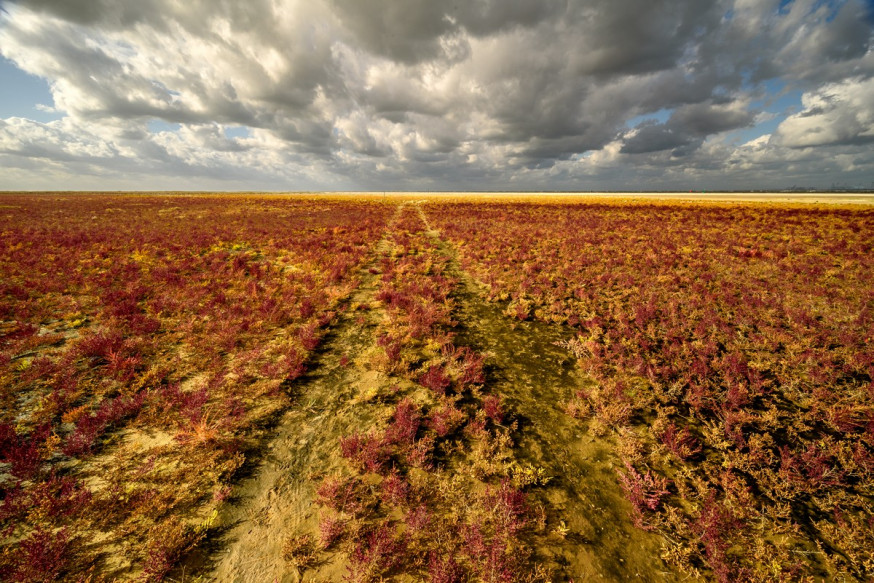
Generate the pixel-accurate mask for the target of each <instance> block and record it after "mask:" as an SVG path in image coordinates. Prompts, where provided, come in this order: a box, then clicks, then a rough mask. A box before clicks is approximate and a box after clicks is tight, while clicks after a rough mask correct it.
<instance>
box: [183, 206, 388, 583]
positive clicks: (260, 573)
mask: <svg viewBox="0 0 874 583" xmlns="http://www.w3.org/2000/svg"><path fill="white" fill-rule="evenodd" d="M396 217H397V214H396V215H395V219H396ZM395 219H392V221H391V222H390V223H389V227H388V231H390V229H391V228H392V227H391V226H392V224H393V222H394V220H395ZM385 243H386V240H385V239H383V240H382V241H380V243H379V244H378V246H377V249H376V252H375V254H374V259H372V260H371V261H370V262H369V263H368V264H367V265H365V266H364V267H362V268H361V271H360V277H361V280H362V282H361V285H360V286H359V288H358V290H357V291H356V292H355V294H353V296H352V297H351V298H350V300H349V302H348V306H349V307H350V309H347V310H346V311H345V312H343V313H342V314H341V315H340V316H339V321H338V322H337V323H336V324H335V325H334V326H333V327H332V328H331V329H330V330H329V331H328V333H327V335H326V336H325V337H324V338H323V341H322V345H321V348H320V349H319V351H318V352H317V353H316V357H315V358H314V359H313V360H312V361H311V362H310V363H309V365H308V369H309V373H308V374H306V375H305V376H303V377H301V378H299V379H298V380H296V381H295V384H294V394H295V395H296V401H295V403H294V405H293V406H292V408H291V409H290V410H288V411H287V412H285V413H284V414H283V415H282V417H281V418H280V419H279V421H278V422H277V424H276V427H275V429H274V430H273V431H274V436H273V437H272V439H271V441H270V442H269V444H267V445H266V452H265V453H264V455H263V457H262V458H261V459H260V463H259V465H258V467H257V468H256V469H255V471H254V472H253V475H251V476H250V477H248V478H246V479H244V480H243V481H241V482H240V483H239V484H238V485H237V486H236V487H235V488H234V492H233V498H232V502H231V504H229V505H227V506H226V508H225V509H224V511H223V512H222V513H221V514H220V516H219V517H218V521H217V523H218V524H219V525H221V526H220V528H219V533H220V534H219V536H217V537H213V538H212V539H211V540H209V541H207V543H206V544H205V545H203V548H202V549H200V550H198V551H195V553H194V555H192V556H191V557H189V558H188V560H186V561H185V564H184V565H183V566H182V568H181V569H179V570H178V572H177V573H176V576H177V579H178V580H187V579H185V576H184V570H186V569H187V570H188V571H189V572H191V573H194V574H195V575H197V576H200V577H202V578H203V579H205V580H207V581H217V582H234V583H244V582H246V583H248V582H253V581H259V582H260V581H265V582H277V583H280V582H281V583H296V582H298V581H301V580H303V577H302V574H301V573H299V572H298V570H297V569H296V568H295V567H294V566H292V565H290V564H288V562H286V561H285V559H284V558H283V546H284V544H285V542H286V541H287V540H288V538H289V536H291V535H294V534H299V533H301V532H314V531H315V530H316V526H317V523H318V513H317V510H316V506H315V504H314V502H313V500H314V498H315V490H316V487H317V484H318V479H317V478H318V476H321V475H325V474H331V473H337V472H339V471H340V470H341V469H342V466H343V462H342V460H341V458H340V457H339V454H338V453H337V443H338V438H339V437H340V436H342V435H346V434H348V433H351V432H353V431H356V430H358V429H359V428H360V426H367V425H369V424H370V423H371V422H372V421H373V420H372V419H370V418H369V415H372V414H373V411H372V410H370V409H368V408H366V407H361V406H360V402H359V399H360V398H361V396H362V395H363V394H366V392H367V390H368V389H370V388H371V387H374V386H381V385H384V384H386V383H387V379H386V378H383V377H384V375H381V374H380V373H377V372H373V371H368V372H362V370H363V369H361V368H360V367H359V366H357V365H356V363H355V362H354V361H355V358H356V356H357V355H359V354H360V353H362V352H364V351H365V350H366V349H367V348H368V347H370V345H371V344H372V343H373V338H372V336H373V335H372V328H373V327H374V326H375V325H376V320H377V318H378V317H379V316H378V314H375V313H372V312H370V311H369V310H356V309H355V308H356V306H360V305H368V304H370V303H372V302H373V301H374V299H375V294H376V287H377V284H378V282H377V281H376V276H375V275H373V274H372V273H370V268H371V267H372V266H373V265H374V264H375V262H376V260H377V258H378V257H379V256H380V254H381V252H382V249H383V247H384V245H385ZM343 567H344V566H343V565H341V564H338V565H330V564H328V565H324V564H323V565H321V569H320V571H322V572H324V573H327V577H328V578H326V579H318V580H326V581H329V580H334V579H335V577H334V575H336V579H339V578H340V577H341V576H342V575H341V574H342V573H343V572H344V571H343ZM307 580H313V579H311V578H307Z"/></svg>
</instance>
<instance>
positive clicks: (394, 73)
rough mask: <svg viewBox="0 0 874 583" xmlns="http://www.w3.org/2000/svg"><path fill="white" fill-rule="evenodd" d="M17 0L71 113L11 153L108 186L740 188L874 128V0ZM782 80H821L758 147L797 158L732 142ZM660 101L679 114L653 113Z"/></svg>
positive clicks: (19, 130)
mask: <svg viewBox="0 0 874 583" xmlns="http://www.w3.org/2000/svg"><path fill="white" fill-rule="evenodd" d="M6 6H7V10H8V12H7V13H6V14H5V15H2V16H0V52H2V54H3V56H5V57H7V58H9V59H10V60H12V61H13V62H15V63H16V64H17V65H18V66H19V67H21V68H22V69H24V70H26V71H28V72H29V73H32V74H35V75H39V76H41V77H44V78H45V79H47V80H48V81H49V83H50V86H51V90H52V95H53V98H54V107H55V110H56V111H57V112H59V113H61V114H63V115H64V116H65V117H64V118H63V119H62V120H61V121H60V122H52V123H51V124H38V123H37V122H32V121H29V120H20V119H15V118H11V119H7V120H5V121H4V122H2V125H0V140H2V141H0V144H2V152H3V154H2V156H3V159H4V162H5V163H9V164H12V167H16V168H20V167H23V166H25V165H27V166H28V167H30V166H32V165H33V164H36V162H35V161H42V162H40V163H41V164H46V165H52V168H54V169H55V171H56V172H62V171H63V170H64V169H66V172H68V174H69V176H70V177H72V179H73V180H75V177H76V176H77V175H78V174H77V173H82V172H86V174H87V176H89V178H88V179H87V181H86V182H87V183H88V184H89V185H90V184H95V183H97V182H99V177H100V176H101V175H103V176H106V177H116V176H120V175H122V174H123V173H124V172H127V171H129V170H130V169H131V168H135V169H136V171H137V172H138V173H140V174H142V175H144V176H149V175H151V176H165V177H166V176H173V177H176V178H177V179H183V178H184V179H186V180H196V179H197V177H200V179H202V180H207V179H210V180H212V179H215V177H218V176H224V177H227V180H229V181H237V182H240V181H244V180H252V181H255V182H257V183H259V184H264V185H273V187H274V188H279V189H283V188H330V187H332V186H333V187H337V185H351V187H353V188H359V187H360V188H364V187H374V188H379V189H382V188H385V187H386V186H385V185H386V184H391V185H392V186H395V187H397V188H407V187H413V188H416V187H421V188H432V187H434V188H439V187H441V186H443V187H445V188H459V187H460V188H468V187H470V188H505V187H516V186H519V187H521V186H523V185H527V186H528V187H531V188H537V189H543V188H547V189H548V188H575V187H579V186H581V185H584V184H586V181H596V182H598V183H604V181H606V183H610V181H614V182H613V183H614V184H615V186H616V187H620V183H633V182H634V181H636V180H641V181H647V183H648V184H650V183H653V182H652V181H653V180H656V181H661V183H663V184H673V183H675V182H676V181H677V180H682V179H684V178H688V177H689V176H698V177H704V176H708V175H707V172H711V173H712V174H710V175H709V176H710V178H709V179H711V180H716V181H719V180H721V181H724V182H725V183H726V184H728V183H730V182H731V181H733V180H734V181H736V182H738V183H740V182H741V181H745V180H747V179H748V177H749V176H750V172H751V170H750V168H753V166H750V165H754V164H756V163H758V162H756V161H759V162H760V163H761V164H763V166H762V168H761V172H762V174H761V176H762V177H763V180H764V179H765V178H764V177H771V178H768V179H769V180H770V179H774V180H776V175H775V174H774V173H773V172H772V170H773V169H772V166H771V165H772V164H776V162H775V160H778V159H779V157H781V156H782V159H784V160H785V161H786V165H787V168H788V167H789V166H791V165H793V164H795V163H796V160H797V152H796V151H797V150H799V149H803V148H837V149H840V151H841V154H840V155H844V156H846V155H850V156H852V155H853V154H852V152H851V150H852V149H853V148H857V149H858V148H862V147H864V144H865V143H866V142H868V140H869V137H870V135H871V132H872V126H874V121H872V108H871V106H870V105H868V101H870V99H867V100H866V95H871V94H872V89H874V87H872V85H871V79H872V78H874V54H872V49H871V38H872V31H871V27H870V24H869V23H868V22H867V21H866V19H865V16H866V12H865V10H866V8H865V6H864V3H862V2H860V1H857V0H847V1H844V2H821V1H818V0H794V1H793V2H790V3H787V4H785V5H784V6H783V7H782V8H779V7H778V6H775V3H774V2H773V1H770V0H768V1H766V0H670V1H669V0H653V1H652V2H647V3H640V2H637V1H634V0H591V1H587V2H573V1H571V0H505V1H502V2H498V1H496V0H469V1H467V2H456V1H454V0H453V1H451V2H450V1H448V0H408V1H406V2H400V1H391V2H386V1H384V0H354V1H353V0H252V1H251V2H235V1H232V0H187V1H186V2H178V1H177V0H136V1H134V0H113V1H110V0H28V1H27V2H24V1H20V2H9V3H7V5H6ZM773 79H779V80H780V82H781V84H782V85H783V86H785V87H787V88H791V89H797V90H801V91H803V93H804V102H803V104H802V111H800V112H797V113H792V114H790V113H789V112H787V113H784V114H783V115H782V117H781V119H782V118H785V119H782V123H780V124H779V127H778V128H777V129H776V130H774V131H773V135H772V136H771V137H770V138H769V139H768V140H767V142H766V143H760V142H757V144H758V145H757V146H756V148H763V149H764V150H766V151H767V152H768V156H776V157H777V158H772V157H768V156H765V155H764V154H762V153H761V152H759V150H756V149H751V148H753V147H752V146H745V147H741V148H740V149H731V148H729V147H728V146H725V145H721V146H720V145H718V144H721V143H722V142H721V139H722V136H724V135H725V134H727V133H728V132H732V131H735V130H738V129H743V128H746V129H752V128H755V127H756V126H757V124H760V123H762V120H764V119H766V118H767V115H766V112H764V111H763V107H764V106H763V105H762V100H763V95H765V96H766V95H767V93H766V91H765V89H764V85H763V82H765V81H768V80H773ZM659 111H668V112H670V116H669V117H668V118H667V119H665V120H664V121H661V122H660V121H657V120H652V119H650V120H648V121H646V116H648V115H651V114H653V113H655V112H659ZM774 115H776V114H774ZM641 116H643V117H641ZM640 119H644V120H645V121H642V122H641V121H632V120H640ZM151 120H162V121H164V122H167V123H172V124H181V126H180V127H179V129H178V130H176V131H153V130H150V129H149V128H150V125H149V122H150V121H151ZM774 123H775V125H776V122H774ZM53 124H54V125H53ZM629 124H631V125H629ZM228 126H242V127H245V128H248V129H249V132H248V137H246V138H228V137H227V135H226V133H225V130H224V128H225V127H228ZM772 127H773V126H772ZM769 133H771V132H770V130H769ZM744 148H746V149H744ZM753 151H754V152H756V153H755V154H752V153H750V152H753ZM836 151H837V150H836ZM856 159H857V161H858V162H857V163H855V165H854V166H853V168H854V170H853V172H856V173H857V174H858V175H859V176H867V175H869V174H870V173H871V172H872V170H871V169H870V168H868V169H866V167H864V163H863V161H864V160H865V159H867V158H865V156H864V155H863V154H859V156H857V158H856ZM733 160H735V161H736V160H743V161H744V162H743V164H746V165H747V166H744V168H743V173H742V174H741V173H740V170H739V168H741V166H739V165H738V164H735V163H734V162H732V161H733ZM813 168H814V167H813V166H810V169H811V176H812V177H818V176H819V175H817V174H815V173H814V170H813ZM731 169H737V172H738V174H731V173H730V172H729V171H730V170H731ZM720 171H721V172H722V174H719V172H720ZM866 172H867V173H868V174H867V175H866V174H865V173H866ZM16 176H23V175H16ZM112 179H113V180H114V179H115V178H112ZM16 180H17V179H16ZM869 180H870V179H869ZM16 184H18V183H16ZM229 184H230V182H229ZM0 187H7V185H6V184H3V183H2V182H0Z"/></svg>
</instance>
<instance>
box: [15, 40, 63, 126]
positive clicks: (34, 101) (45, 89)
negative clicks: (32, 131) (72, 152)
mask: <svg viewBox="0 0 874 583" xmlns="http://www.w3.org/2000/svg"><path fill="white" fill-rule="evenodd" d="M38 104H40V105H45V106H47V107H53V106H54V100H53V99H52V92H51V90H50V89H49V84H48V82H47V81H46V80H45V79H43V78H42V77H37V76H36V75H31V74H29V73H25V72H24V71H22V70H21V69H19V68H18V67H17V66H16V65H15V63H13V62H12V61H10V60H9V59H7V58H5V57H2V56H0V118H6V117H24V118H27V119H32V120H34V121H39V122H43V123H45V122H49V121H54V120H58V119H61V118H62V117H63V115H61V114H59V113H53V112H50V111H41V110H39V109H37V107H36V106H37V105H38Z"/></svg>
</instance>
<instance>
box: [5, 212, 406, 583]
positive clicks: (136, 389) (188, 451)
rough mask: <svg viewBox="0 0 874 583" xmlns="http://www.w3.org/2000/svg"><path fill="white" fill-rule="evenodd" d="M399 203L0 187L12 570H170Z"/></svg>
mask: <svg viewBox="0 0 874 583" xmlns="http://www.w3.org/2000/svg"><path fill="white" fill-rule="evenodd" d="M391 206H393V205H384V204H380V203H371V202H366V201H349V200H346V201H340V200H333V201H332V200H329V199H318V200H303V199H296V198H281V197H258V198H255V197H241V196H105V195H104V196H85V195H70V196H58V195H44V196H11V195H7V196H2V197H0V547H2V554H0V579H3V580H4V581H48V580H52V579H54V578H55V577H58V576H63V577H65V578H71V579H77V578H83V579H88V578H89V577H91V576H92V575H93V576H94V577H97V578H99V577H98V576H97V575H94V574H95V573H97V574H99V576H107V577H110V578H111V577H113V576H117V575H123V576H125V577H130V576H135V575H136V573H138V572H139V573H141V574H142V575H144V576H146V577H152V578H159V577H161V576H162V575H163V574H164V573H165V572H166V571H167V570H168V569H170V568H171V566H172V565H173V564H174V563H175V561H176V560H177V558H178V557H179V556H180V554H181V553H183V552H184V551H186V550H187V549H189V548H190V547H191V546H192V545H193V544H195V543H196V542H197V540H198V539H199V538H200V537H201V536H202V535H203V533H204V532H205V530H206V529H207V528H208V527H209V525H210V523H211V520H212V517H214V516H215V515H214V513H213V511H214V510H215V509H216V508H217V506H218V505H219V504H221V502H222V501H223V500H224V499H225V498H226V497H227V495H228V492H229V488H228V484H229V483H230V479H231V477H232V475H233V474H234V472H235V471H236V470H237V469H238V468H239V467H240V466H241V465H242V464H243V463H244V461H245V457H246V455H245V454H246V452H247V448H248V447H249V446H250V441H251V438H252V437H253V436H255V435H256V433H257V429H258V428H259V426H261V425H262V424H263V423H264V422H265V420H267V419H269V418H270V417H271V415H273V414H274V413H275V412H276V411H278V410H281V409H282V408H283V407H286V406H287V403H288V400H289V398H290V397H289V395H288V394H287V393H288V390H287V389H288V387H289V386H290V385H289V383H290V381H291V380H293V379H295V378H296V377H298V376H300V375H301V374H303V373H304V371H305V369H306V363H307V360H308V356H309V354H310V352H311V351H313V350H314V349H316V348H317V346H318V345H319V342H320V337H321V334H322V329H323V328H324V327H325V326H326V325H327V324H328V323H329V322H331V320H332V319H333V317H334V315H335V311H336V310H337V309H340V308H342V304H341V300H343V298H345V297H347V296H348V294H349V293H350V291H351V290H352V289H354V288H355V287H356V285H357V283H356V282H357V268H358V267H360V265H361V264H362V263H363V261H364V259H365V258H366V256H367V255H368V254H369V253H370V252H371V250H372V247H373V245H374V243H375V242H376V241H377V240H378V239H379V238H380V237H381V236H382V233H383V230H384V227H385V223H386V221H387V219H388V217H389V216H390V215H391V213H392V212H393V210H394V209H393V208H389V207H391ZM89 573H90V574H91V575H89Z"/></svg>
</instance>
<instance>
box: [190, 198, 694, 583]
mask: <svg viewBox="0 0 874 583" xmlns="http://www.w3.org/2000/svg"><path fill="white" fill-rule="evenodd" d="M407 204H409V203H407ZM418 208H419V211H420V213H421V215H422V219H423V221H424V223H425V225H426V226H428V228H429V229H430V225H429V223H428V221H427V216H426V214H425V213H422V210H421V209H422V206H421V205H418ZM430 233H431V235H432V236H433V237H435V239H437V240H438V242H439V244H440V250H441V251H442V252H443V253H445V254H446V255H447V256H449V257H453V258H454V250H453V249H452V247H451V246H450V245H449V244H447V243H446V242H445V241H441V240H439V234H438V233H436V232H435V231H430ZM385 244H386V243H385V240H383V242H382V243H381V244H380V248H379V249H377V252H376V253H375V258H374V260H373V262H372V263H371V264H370V265H368V266H366V267H365V268H363V269H362V284H361V286H360V287H359V289H358V291H357V292H356V293H355V295H354V296H353V297H352V298H351V300H350V304H349V305H350V307H352V308H353V309H350V310H346V312H344V313H343V314H342V315H341V316H340V318H339V321H338V323H337V324H336V325H335V327H334V328H333V329H332V330H331V331H330V333H329V334H328V336H326V338H325V339H324V342H323V345H322V350H321V352H320V353H319V354H318V355H317V357H316V359H315V360H314V361H313V362H311V363H310V370H311V372H310V374H308V375H307V376H306V377H303V378H301V379H299V380H298V381H296V383H295V393H296V394H297V395H298V397H297V400H296V403H295V405H294V406H293V407H292V409H291V410H289V411H287V412H286V413H285V414H284V415H283V416H282V417H281V418H280V420H279V422H278V424H277V426H276V428H275V430H274V437H273V438H272V440H271V442H270V443H269V444H268V445H267V448H266V453H265V454H264V455H263V457H262V459H261V460H260V465H259V466H258V467H257V469H256V470H255V471H254V473H253V475H252V476H251V477H248V478H246V479H244V480H243V481H241V483H240V484H238V486H237V487H236V488H235V489H234V494H233V499H232V503H231V504H229V505H227V507H226V508H225V510H224V511H223V513H222V514H221V515H220V516H219V519H218V521H217V523H218V524H219V525H221V526H220V530H219V534H218V536H215V537H213V538H212V539H211V540H210V541H208V543H207V544H206V545H204V546H203V548H202V549H201V550H200V551H198V554H197V555H196V556H193V557H190V558H189V560H188V561H186V563H185V566H184V568H185V569H186V570H188V573H189V574H191V573H193V574H195V575H200V576H202V578H203V580H207V581H219V582H234V583H237V582H240V583H242V582H250V581H259V582H260V581H265V582H274V581H275V582H283V583H286V582H287V583H296V582H298V581H339V580H342V578H343V575H344V574H345V573H346V557H345V555H344V553H323V554H322V555H320V558H321V561H322V562H320V563H317V564H316V565H315V568H313V569H310V570H308V571H306V573H301V572H299V571H298V570H297V569H296V568H295V567H294V565H292V564H291V563H289V562H287V561H286V560H285V559H284V558H283V546H284V544H285V542H286V541H287V540H288V538H289V537H290V536H293V535H300V534H301V533H313V532H316V530H317V524H318V512H319V511H318V508H317V505H316V504H315V503H314V498H315V490H316V488H317V486H318V483H319V481H320V477H321V476H324V475H328V474H335V473H343V471H344V465H345V460H343V459H342V458H341V457H340V456H339V454H338V452H337V450H338V439H339V437H340V436H343V435H348V434H350V433H352V432H356V431H362V430H363V429H366V428H367V427H369V426H371V425H373V424H374V423H375V422H376V420H377V418H378V416H379V415H380V414H384V411H383V410H382V409H381V408H380V407H378V406H368V405H367V403H368V401H369V399H370V397H369V396H368V395H370V396H371V397H372V395H373V394H374V393H375V392H378V391H380V390H382V391H385V390H386V388H387V387H388V386H389V385H391V384H393V383H396V382H397V379H394V378H390V377H388V376H386V375H384V374H382V373H378V372H375V371H371V370H369V367H367V366H365V363H363V362H356V357H358V355H366V354H367V351H368V349H370V348H371V347H372V346H373V344H374V329H375V327H376V326H377V324H378V322H379V320H380V319H381V318H382V313H381V310H379V309H364V310H356V309H354V308H355V307H356V306H359V305H364V306H370V305H371V304H374V305H375V297H376V291H377V287H378V285H379V281H378V276H376V275H374V274H372V273H370V269H369V268H370V267H371V266H372V265H374V264H375V263H376V261H378V257H379V256H380V255H381V254H382V253H383V252H384V250H385ZM452 271H453V273H452V275H454V276H456V277H458V278H460V280H461V286H460V287H459V288H458V290H457V291H456V292H455V294H454V297H455V299H456V302H457V309H456V311H455V313H454V319H455V320H457V321H458V322H459V326H458V328H457V329H456V332H457V334H458V336H457V343H458V344H459V345H465V346H469V347H471V348H473V349H475V350H478V351H482V352H485V353H487V354H488V355H489V358H488V360H487V363H488V368H487V371H486V372H487V386H489V388H490V391H491V392H492V393H493V394H499V395H502V396H503V397H504V399H505V400H506V403H507V404H508V405H509V408H510V410H511V411H512V412H513V413H514V415H515V417H516V419H517V420H518V421H519V425H520V428H519V432H518V434H519V440H518V447H517V448H516V453H517V454H518V456H519V458H520V461H524V462H528V463H530V464H531V465H533V466H535V467H539V468H543V469H544V470H545V471H546V472H547V474H548V475H549V476H552V480H551V481H550V482H549V483H548V484H547V485H546V486H541V487H538V488H535V489H534V490H532V496H534V498H535V500H537V501H538V502H540V503H541V504H542V505H543V506H544V507H545V508H546V509H547V513H548V516H547V524H548V531H547V533H544V534H542V535H531V539H530V541H529V542H530V544H531V546H532V547H533V548H535V549H536V551H535V558H536V560H537V561H539V562H541V563H543V564H545V565H547V566H549V567H550V568H552V569H553V570H554V572H555V574H556V575H557V577H556V578H555V579H554V580H556V581H577V582H579V581H593V580H597V581H625V580H629V579H635V578H637V579H639V580H645V581H662V580H675V579H677V577H676V576H675V575H673V574H671V573H669V572H668V571H667V568H666V567H665V566H664V564H663V562H662V561H661V560H660V559H659V547H660V541H659V539H658V537H657V536H655V535H652V534H649V533H645V532H643V531H640V530H638V529H635V528H634V527H633V526H632V525H631V522H630V519H629V505H628V503H627V502H626V501H625V500H624V498H623V495H622V492H621V491H620V489H619V486H618V484H617V479H616V472H615V469H614V468H615V467H616V466H617V465H618V464H619V463H620V462H619V460H618V458H617V457H616V455H615V454H614V453H612V452H613V445H612V444H611V443H610V441H609V440H608V439H595V438H592V437H590V436H588V435H587V434H586V433H585V431H584V425H583V424H581V423H580V422H579V421H577V420H574V419H572V418H570V417H568V416H567V415H566V414H565V413H564V411H563V410H562V408H561V403H562V402H563V401H565V400H566V399H567V398H568V397H569V396H570V395H571V394H572V391H573V390H574V389H575V388H578V387H580V386H581V384H582V383H584V382H585V380H584V379H583V378H582V377H581V376H580V375H578V374H577V371H576V370H575V369H574V367H573V364H572V362H571V359H570V358H569V356H568V354H567V353H566V351H564V350H563V349H561V348H558V347H556V346H555V345H554V344H553V343H554V342H555V341H557V340H561V339H563V338H562V336H561V334H562V330H561V328H559V327H550V326H547V325H543V324H539V323H534V322H516V321H514V320H511V319H510V318H508V317H506V316H505V315H504V314H503V313H502V312H501V308H500V307H499V306H497V305H495V304H489V303H487V302H486V301H485V300H484V299H483V298H482V296H481V294H479V292H478V290H477V287H476V284H475V283H474V282H473V281H472V280H471V279H470V278H469V277H468V276H467V274H465V273H464V272H462V271H461V270H460V269H459V267H458V264H457V262H456V261H454V259H453V262H452ZM562 524H564V526H566V528H567V532H566V534H565V536H564V538H561V537H559V536H556V529H557V528H558V527H560V526H561V525H562ZM175 579H176V580H189V579H187V578H185V576H184V573H183V572H182V570H180V571H178V572H177V573H176V577H175ZM397 580H403V581H409V580H412V579H410V578H409V576H399V577H398V578H397Z"/></svg>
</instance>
